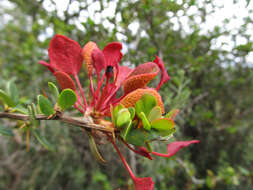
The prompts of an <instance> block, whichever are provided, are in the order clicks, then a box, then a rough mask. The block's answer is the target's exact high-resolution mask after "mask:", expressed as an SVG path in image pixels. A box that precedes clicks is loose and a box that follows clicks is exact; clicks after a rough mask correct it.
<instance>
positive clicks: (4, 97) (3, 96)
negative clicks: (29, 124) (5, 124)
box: [0, 89, 15, 107]
mask: <svg viewBox="0 0 253 190" xmlns="http://www.w3.org/2000/svg"><path fill="white" fill-rule="evenodd" d="M0 100H2V101H3V103H4V104H6V105H7V106H9V107H14V106H15V104H14V102H13V101H12V99H11V97H10V96H9V95H8V94H7V93H5V92H4V91H3V90H1V89H0Z"/></svg>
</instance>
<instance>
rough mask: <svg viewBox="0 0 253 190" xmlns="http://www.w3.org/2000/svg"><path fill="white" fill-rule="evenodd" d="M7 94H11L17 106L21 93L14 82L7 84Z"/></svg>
mask: <svg viewBox="0 0 253 190" xmlns="http://www.w3.org/2000/svg"><path fill="white" fill-rule="evenodd" d="M7 93H8V94H9V96H10V98H11V99H12V101H13V103H14V104H15V105H17V104H18V101H19V91H18V89H17V86H16V85H15V83H14V81H13V80H11V81H10V82H8V83H7Z"/></svg>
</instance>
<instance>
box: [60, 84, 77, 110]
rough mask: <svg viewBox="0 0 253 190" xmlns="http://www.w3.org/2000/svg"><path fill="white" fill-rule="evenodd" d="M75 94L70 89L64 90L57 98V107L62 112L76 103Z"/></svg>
mask: <svg viewBox="0 0 253 190" xmlns="http://www.w3.org/2000/svg"><path fill="white" fill-rule="evenodd" d="M76 100H77V98H76V93H75V92H74V91H73V90H71V89H64V90H63V91H62V92H61V94H60V95H59V97H58V105H59V106H60V107H61V109H62V110H65V109H67V108H70V107H71V106H73V105H74V104H75V103H76Z"/></svg>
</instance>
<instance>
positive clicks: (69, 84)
mask: <svg viewBox="0 0 253 190" xmlns="http://www.w3.org/2000/svg"><path fill="white" fill-rule="evenodd" d="M54 76H55V77H56V79H57V81H58V83H59V85H60V87H61V89H62V90H63V89H66V88H70V89H72V90H73V91H75V90H76V86H75V83H74V81H73V80H72V78H71V77H70V76H69V75H68V74H67V73H64V72H61V71H57V72H55V73H54Z"/></svg>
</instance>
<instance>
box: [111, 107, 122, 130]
mask: <svg viewBox="0 0 253 190" xmlns="http://www.w3.org/2000/svg"><path fill="white" fill-rule="evenodd" d="M123 108H124V106H123V105H122V104H118V105H117V106H115V107H112V106H111V116H112V122H113V125H114V126H116V118H117V115H118V112H119V110H121V109H123Z"/></svg>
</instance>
